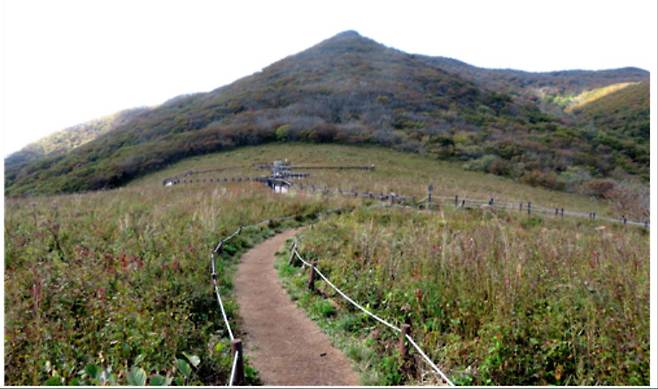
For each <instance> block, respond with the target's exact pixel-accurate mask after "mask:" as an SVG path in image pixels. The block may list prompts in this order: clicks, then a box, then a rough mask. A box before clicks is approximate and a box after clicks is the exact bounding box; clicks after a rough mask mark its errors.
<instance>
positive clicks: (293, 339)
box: [235, 230, 359, 386]
mask: <svg viewBox="0 0 658 389" xmlns="http://www.w3.org/2000/svg"><path fill="white" fill-rule="evenodd" d="M297 232H298V230H289V231H286V232H283V233H281V234H278V235H276V236H274V237H272V238H270V239H268V240H266V241H265V242H263V243H261V244H259V245H258V246H256V247H254V248H253V249H251V250H249V251H248V252H247V253H246V254H244V255H243V256H242V258H241V262H240V265H239V267H238V272H237V275H236V278H235V294H236V296H237V301H238V304H239V306H240V316H241V317H242V329H243V331H244V333H245V335H244V337H243V341H242V342H243V345H244V348H245V353H246V355H247V357H248V358H249V359H250V361H251V363H252V365H253V366H254V367H256V369H258V371H259V373H260V377H261V380H262V381H263V383H264V384H265V385H277V386H281V385H299V386H311V385H346V386H354V385H358V384H359V378H358V375H357V374H356V373H355V372H354V371H353V370H352V368H351V366H350V362H349V360H348V359H347V357H345V355H343V354H342V353H341V352H340V351H338V350H336V349H335V348H334V347H333V346H332V345H331V343H330V342H329V339H328V338H327V336H326V335H325V334H324V333H322V331H321V330H320V328H318V326H317V325H316V324H315V323H313V322H312V321H311V320H310V319H309V318H308V317H306V314H305V313H304V312H303V311H302V310H301V309H299V308H298V307H297V306H296V305H295V303H294V302H292V301H291V300H290V298H289V297H288V294H287V292H286V291H285V290H284V289H283V285H281V282H280V281H279V277H278V276H277V274H276V270H275V269H274V253H275V252H276V251H277V250H279V249H281V248H282V247H283V244H284V243H285V241H286V239H288V238H290V237H292V236H293V235H295V233H297Z"/></svg>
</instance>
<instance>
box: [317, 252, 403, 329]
mask: <svg viewBox="0 0 658 389" xmlns="http://www.w3.org/2000/svg"><path fill="white" fill-rule="evenodd" d="M309 266H311V267H312V268H313V270H314V271H315V272H316V273H318V275H319V276H320V277H321V278H322V279H323V280H325V282H326V283H327V284H329V286H331V287H332V288H334V290H335V291H336V292H338V294H340V295H341V296H343V298H345V300H347V301H349V302H350V303H352V305H354V306H355V307H357V308H359V309H360V310H362V311H363V312H364V313H365V314H367V315H368V316H370V317H372V318H373V319H375V320H377V321H378V322H380V323H382V324H383V325H385V326H387V327H388V328H390V329H392V330H393V331H395V332H400V329H399V328H398V327H396V326H394V325H393V324H391V323H389V322H387V321H386V320H384V319H382V318H381V317H379V316H377V315H375V314H374V313H372V312H370V311H368V310H367V309H365V308H364V307H362V306H361V305H360V304H359V303H357V302H356V301H354V300H352V299H351V298H350V297H349V296H348V295H346V294H345V293H343V291H342V290H340V289H338V288H337V287H336V285H334V284H333V283H332V282H331V281H329V279H328V278H327V277H325V276H324V274H322V272H321V271H320V270H318V268H317V267H315V266H313V265H310V264H309Z"/></svg>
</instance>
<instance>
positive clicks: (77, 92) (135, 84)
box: [1, 0, 656, 156]
mask: <svg viewBox="0 0 658 389" xmlns="http://www.w3.org/2000/svg"><path fill="white" fill-rule="evenodd" d="M2 18H3V21H2V27H3V38H4V39H3V44H2V49H3V53H2V65H3V70H4V72H3V81H2V88H1V89H2V94H3V100H4V104H3V112H2V113H1V115H2V122H3V129H4V131H3V135H4V141H3V155H4V156H6V155H7V154H9V153H10V152H13V151H16V150H18V149H20V148H21V147H23V146H25V145H26V144H28V143H30V142H32V141H34V140H37V139H39V138H41V137H43V136H45V135H47V134H49V133H52V132H54V131H56V130H60V129H62V128H64V127H67V126H70V125H74V124H77V123H80V122H83V121H86V120H89V119H93V118H95V117H98V116H102V115H105V114H110V113H113V112H116V111H118V110H121V109H125V108H130V107H135V106H143V105H155V104H158V103H161V102H163V101H165V100H167V99H169V98H171V97H174V96H176V95H179V94H183V93H191V92H198V91H207V90H211V89H214V88H216V87H218V86H221V85H224V84H227V83H230V82H232V81H234V80H236V79H237V78H240V77H242V76H246V75H249V74H251V73H254V72H256V71H258V70H260V69H262V68H263V67H265V66H267V65H268V64H270V63H272V62H274V61H276V60H278V59H280V58H282V57H285V56H286V55H290V54H294V53H296V52H299V51H301V50H304V49H305V48H307V47H310V46H312V45H314V44H315V43H318V42H319V41H321V40H323V39H326V38H328V37H330V36H332V35H334V34H336V33H338V32H340V31H344V30H347V29H354V30H357V31H358V32H359V33H361V34H362V35H364V36H367V37H370V38H373V39H375V40H376V41H378V42H381V43H383V44H385V45H388V46H393V47H395V48H398V49H401V50H404V51H407V52H413V53H421V54H427V55H441V56H448V57H453V58H457V59H460V60H463V61H466V62H468V63H471V64H474V65H478V66H483V67H509V68H517V69H523V70H531V71H545V70H561V69H573V68H581V69H603V68H614V67H622V66H637V67H641V68H644V69H647V70H652V71H653V69H655V66H656V1H655V0H618V1H604V0H595V1H582V0H581V1H577V0H548V1H536V0H533V1H527V0H526V1H500V0H499V1H464V0H461V1H410V0H405V1H397V2H394V3H393V2H391V3H385V2H383V1H377V2H375V1H358V2H357V1H355V0H351V1H338V0H333V1H322V2H320V1H314V2H311V1H306V2H301V1H281V0H277V1H268V2H265V1H263V2H256V1H175V2H174V1H162V0H160V1H123V0H109V1H104V0H96V1H88V0H87V1H74V0H58V1H33V0H5V1H4V2H3V9H2Z"/></svg>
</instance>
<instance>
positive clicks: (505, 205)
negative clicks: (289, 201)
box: [294, 183, 649, 229]
mask: <svg viewBox="0 0 658 389" xmlns="http://www.w3.org/2000/svg"><path fill="white" fill-rule="evenodd" d="M294 188H296V189H297V190H299V191H303V192H310V193H321V194H323V195H331V194H338V195H342V196H348V197H354V198H366V199H373V200H379V201H382V202H390V204H391V205H396V204H397V205H407V206H411V207H420V206H425V208H426V209H431V208H432V207H433V205H434V204H439V203H443V204H449V205H454V207H455V208H473V207H488V208H492V209H506V210H517V209H518V210H519V211H523V212H525V211H527V212H528V214H529V215H530V214H532V213H541V214H545V215H554V216H556V217H560V218H563V217H564V216H570V217H579V218H588V219H590V220H600V221H605V222H609V223H617V224H623V225H633V226H638V227H644V228H645V229H649V221H645V222H640V221H633V220H630V219H628V218H627V217H626V216H625V215H622V216H621V217H619V218H612V217H601V216H598V215H597V214H596V212H589V213H587V212H579V211H569V210H565V209H564V208H562V207H555V208H548V207H544V206H541V205H535V204H533V203H532V202H530V201H529V202H509V201H507V202H500V201H496V200H495V199H494V198H490V199H489V200H484V199H472V198H463V197H462V198H460V197H459V196H454V197H450V196H431V195H428V196H426V197H424V198H422V199H421V200H416V199H415V197H413V196H405V195H399V194H396V193H393V192H391V193H388V194H387V193H383V192H379V193H375V192H369V191H365V192H359V191H356V190H343V189H341V188H330V187H328V186H320V185H315V184H302V183H299V184H297V185H295V186H294ZM432 200H434V202H433V201H432Z"/></svg>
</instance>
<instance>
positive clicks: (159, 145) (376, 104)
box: [5, 31, 637, 194]
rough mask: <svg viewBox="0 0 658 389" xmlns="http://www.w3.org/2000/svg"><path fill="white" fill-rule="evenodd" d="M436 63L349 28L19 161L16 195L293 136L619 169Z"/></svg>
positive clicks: (93, 183) (507, 169)
mask: <svg viewBox="0 0 658 389" xmlns="http://www.w3.org/2000/svg"><path fill="white" fill-rule="evenodd" d="M427 58H429V57H422V56H419V55H417V54H407V53H404V52H402V51H400V50H397V49H394V48H390V47H387V46H385V45H382V44H380V43H378V42H376V41H374V40H372V39H369V38H365V37H362V36H361V35H359V34H358V33H356V32H355V31H346V32H343V33H339V34H337V35H336V36H334V37H331V38H329V39H326V40H324V41H322V42H320V43H318V44H316V45H314V46H312V47H310V48H308V49H306V50H304V51H301V52H299V53H297V54H293V55H290V56H287V57H285V58H283V59H281V60H279V61H276V62H274V63H273V64H271V65H269V66H267V67H265V68H263V70H261V71H259V72H256V73H254V74H252V75H249V76H246V77H243V78H240V79H238V80H236V81H235V82H233V83H231V84H228V85H224V86H221V87H219V88H216V89H214V90H212V91H210V92H203V93H195V94H189V95H183V96H177V97H174V98H172V99H170V100H168V101H166V102H165V103H163V104H161V105H159V106H157V107H153V108H152V109H149V110H146V111H143V112H139V113H138V114H137V115H135V116H134V117H132V118H131V119H130V120H129V121H127V122H126V123H122V124H121V125H119V126H116V127H114V128H113V129H112V131H109V132H105V133H103V134H100V136H98V137H97V138H95V139H93V140H92V141H90V142H87V143H85V144H84V145H80V146H78V147H75V148H73V149H72V150H70V151H69V152H67V153H64V154H58V155H46V156H44V157H40V158H39V159H37V160H34V161H28V162H27V163H25V164H22V165H20V166H18V167H17V166H15V165H12V164H11V163H10V164H9V166H6V167H5V173H6V178H5V184H6V188H7V189H6V190H7V193H9V194H26V193H58V192H71V191H78V190H90V189H101V188H110V187H115V186H118V185H122V184H123V183H125V182H127V181H129V180H130V179H132V178H135V177H137V176H139V175H141V174H144V173H147V172H149V171H153V170H155V169H159V168H161V167H163V166H166V165H167V164H169V163H171V162H174V161H176V160H179V159H181V158H184V157H186V156H189V155H196V154H203V153H207V152H213V151H221V150H224V149H229V148H232V147H237V146H241V145H250V144H258V143H264V142H272V141H285V140H294V141H309V142H338V143H368V144H380V145H384V146H389V147H393V148H396V149H400V150H406V151H414V152H423V153H429V154H433V155H436V156H437V157H438V158H446V159H456V160H463V161H471V162H476V163H472V164H471V165H470V167H469V168H475V169H483V170H484V171H487V172H490V173H494V174H501V175H509V176H512V177H516V178H519V179H523V178H524V176H526V178H525V179H526V180H529V182H530V183H532V184H537V185H544V186H549V187H551V186H554V187H555V188H556V189H564V188H563V187H560V186H562V184H558V183H557V181H556V179H557V175H558V174H560V172H562V171H564V170H565V169H566V167H567V166H569V165H571V164H575V165H579V166H583V169H585V170H589V171H590V175H592V176H597V175H598V176H601V177H605V176H606V175H607V174H609V172H610V171H611V170H612V167H611V165H613V164H614V161H612V160H610V161H606V163H600V162H597V161H595V159H594V158H590V157H588V155H589V154H590V153H593V152H594V150H592V147H591V146H592V145H589V144H587V142H588V140H587V139H586V137H585V136H584V134H582V133H580V132H579V131H578V130H577V129H568V123H566V122H565V121H564V120H563V119H561V118H559V117H557V116H551V115H550V114H547V113H546V112H542V110H540V109H539V108H538V106H537V105H536V104H534V103H533V101H532V99H520V98H517V97H516V96H514V94H513V92H514V91H513V90H512V91H511V92H510V91H509V90H507V89H504V88H499V90H495V88H490V87H489V86H488V85H483V83H482V81H481V80H480V81H478V79H477V77H473V78H472V79H469V78H468V77H466V76H461V75H460V74H458V73H455V72H451V71H449V70H446V69H444V68H441V67H439V66H437V65H436V64H435V65H432V62H434V63H437V60H433V61H432V60H428V59H427ZM499 81H500V80H498V81H497V82H499ZM556 131H558V132H559V136H558V137H556V136H554V135H555V134H554V133H555V132H556ZM565 136H566V138H568V139H570V141H572V143H573V145H571V146H568V147H571V148H572V149H573V150H569V151H568V152H565V151H566V150H565V148H566V147H567V146H565V143H564V142H563V141H562V140H561V139H564V137H565ZM594 146H598V145H594ZM551 148H555V150H552V149H551ZM556 150H557V151H556ZM615 152H618V153H623V152H624V150H617V151H615ZM492 156H493V159H492ZM484 157H487V158H485V159H484V160H483V158H484ZM8 160H11V158H8ZM492 161H493V162H494V163H491V162H492ZM478 164H479V165H478ZM491 165H493V167H492V166H491ZM478 166H480V167H478ZM634 168H635V167H634ZM636 170H637V169H636ZM529 173H532V174H533V175H534V176H535V179H532V180H531V179H529V178H528V177H529V176H527V175H528V174H529ZM537 176H538V177H539V179H536V177H537Z"/></svg>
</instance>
